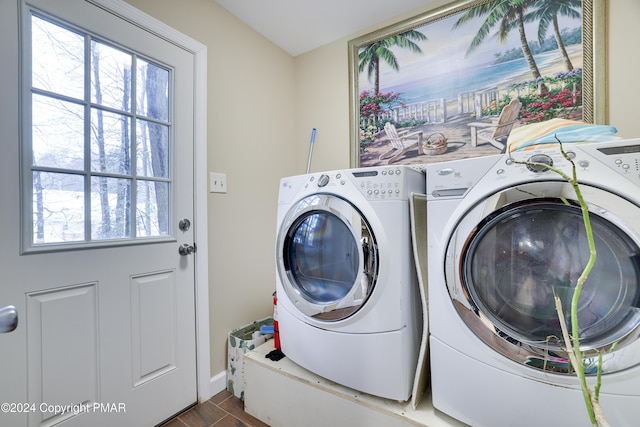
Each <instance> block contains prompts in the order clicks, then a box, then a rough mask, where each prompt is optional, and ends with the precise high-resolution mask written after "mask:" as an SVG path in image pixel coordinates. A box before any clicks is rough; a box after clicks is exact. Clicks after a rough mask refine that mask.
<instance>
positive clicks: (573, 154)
mask: <svg viewBox="0 0 640 427" xmlns="http://www.w3.org/2000/svg"><path fill="white" fill-rule="evenodd" d="M567 157H569V158H570V159H571V160H573V159H575V158H576V153H574V152H573V151H567Z"/></svg>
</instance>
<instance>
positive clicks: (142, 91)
mask: <svg viewBox="0 0 640 427" xmlns="http://www.w3.org/2000/svg"><path fill="white" fill-rule="evenodd" d="M137 68H138V80H137V94H138V114H139V115H141V116H147V117H150V118H152V119H156V120H162V121H165V122H168V121H169V71H167V70H165V69H163V68H160V67H158V66H156V65H153V64H150V63H148V62H146V61H143V60H142V59H138V67H137Z"/></svg>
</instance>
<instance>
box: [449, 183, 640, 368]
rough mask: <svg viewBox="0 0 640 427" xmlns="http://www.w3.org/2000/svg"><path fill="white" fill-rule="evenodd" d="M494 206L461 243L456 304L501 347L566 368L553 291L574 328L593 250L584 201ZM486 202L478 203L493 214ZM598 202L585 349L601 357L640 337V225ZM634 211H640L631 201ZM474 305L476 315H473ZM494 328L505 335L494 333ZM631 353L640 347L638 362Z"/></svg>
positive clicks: (582, 323)
mask: <svg viewBox="0 0 640 427" xmlns="http://www.w3.org/2000/svg"><path fill="white" fill-rule="evenodd" d="M528 194H531V192H529V193H528ZM509 198H511V199H513V198H512V197H510V195H509V194H508V192H505V193H504V194H503V195H502V197H501V200H506V199H509ZM496 199H498V198H494V200H496ZM609 199H611V197H609ZM618 206H619V207H620V205H618ZM494 207H495V208H496V209H495V210H494V211H492V212H491V213H489V214H486V215H485V216H484V218H483V220H482V221H480V223H477V222H476V223H475V227H473V229H472V231H471V232H470V234H468V235H467V236H468V238H467V239H466V240H465V242H464V244H463V245H461V247H460V252H459V258H458V259H459V264H458V265H459V273H460V276H459V278H460V279H459V282H458V283H459V285H460V291H459V292H458V293H457V294H458V295H465V296H466V298H464V301H462V304H457V307H458V311H459V312H461V314H463V318H465V321H467V324H469V325H470V326H471V329H473V330H474V331H475V332H476V334H477V335H478V336H480V337H481V338H482V337H484V338H483V339H484V340H485V342H486V343H487V344H489V345H491V346H492V347H494V348H495V349H496V350H498V351H500V352H501V353H503V354H506V355H508V356H509V357H511V358H513V359H514V360H519V361H521V362H524V363H526V364H529V365H532V366H535V367H538V368H542V367H543V366H542V365H544V369H548V370H554V371H558V370H559V371H562V370H563V367H562V366H560V367H558V366H557V365H556V366H551V365H553V364H550V363H549V359H548V356H557V357H558V360H562V361H564V362H566V360H565V359H564V358H563V356H562V355H563V354H564V353H563V351H564V345H563V343H562V341H561V339H560V337H562V331H561V329H560V324H559V320H558V314H557V312H556V308H555V302H554V295H557V296H558V297H560V300H561V301H562V306H563V311H564V315H565V318H566V322H567V326H568V330H569V331H571V320H570V311H571V302H572V297H573V291H574V289H575V286H576V282H577V280H578V277H579V276H580V275H581V274H582V272H583V270H584V268H585V266H586V265H587V262H588V259H589V253H590V252H589V245H588V241H587V237H586V232H585V227H584V224H583V219H582V212H581V210H580V207H579V206H578V205H577V204H575V203H572V202H571V201H568V200H567V199H566V198H546V197H540V198H525V199H523V200H520V201H517V202H511V203H505V204H503V205H502V206H494ZM613 207H614V206H613V205H612V206H609V208H613ZM486 208H487V205H484V206H483V208H481V207H477V209H485V212H487V211H486ZM592 208H595V209H593V211H592V212H590V215H589V216H590V220H591V227H592V230H593V235H594V238H595V248H596V253H597V258H596V262H595V265H594V266H593V269H592V270H591V273H590V275H589V277H588V279H587V281H586V282H585V285H584V288H583V290H582V293H581V294H580V298H579V300H578V306H577V307H578V325H579V331H580V341H581V347H583V348H584V350H585V351H586V354H587V355H588V356H589V355H590V356H591V357H594V358H595V357H596V356H597V351H604V352H605V353H606V352H609V350H611V348H612V347H615V348H617V347H620V348H621V349H622V348H623V347H625V346H629V345H630V344H632V346H631V347H637V346H638V345H639V344H640V343H639V342H638V336H639V334H640V248H639V247H638V243H637V240H634V238H632V237H631V235H630V234H632V235H635V238H636V239H637V236H638V234H637V232H638V230H633V228H632V226H631V227H629V226H628V224H626V225H625V224H623V222H624V221H618V222H619V223H620V225H621V226H618V225H616V224H615V223H614V222H613V221H612V220H611V219H615V220H619V219H620V218H618V217H613V216H612V215H611V211H610V210H609V209H604V208H602V207H597V206H595V205H593V206H592ZM625 209H633V210H632V211H631V212H634V211H635V214H636V215H637V214H638V208H637V207H635V208H634V207H633V206H632V205H630V204H628V202H627V205H626V206H625ZM599 213H600V214H602V213H604V214H606V215H609V218H605V217H603V216H600V214H599ZM627 215H628V212H627ZM470 216H471V217H474V215H473V214H472V215H470ZM475 218H477V216H475ZM463 222H464V221H463ZM621 227H625V229H623V228H621ZM452 295H456V293H455V292H454V293H452ZM454 299H455V298H454ZM465 306H466V307H467V308H468V310H467V309H465V308H463V307H465ZM469 311H471V312H475V313H476V314H477V316H469V315H468V314H467V315H466V316H465V315H464V313H469ZM473 318H475V320H469V319H473ZM489 325H490V326H489ZM488 326H489V330H491V332H493V334H495V335H498V336H499V337H501V338H503V339H504V341H502V340H496V339H495V337H494V338H491V337H489V338H487V327H488ZM505 341H506V343H505ZM507 343H508V344H507ZM509 346H511V347H510V348H508V347H509ZM633 352H635V353H637V351H636V350H634V351H633ZM619 356H620V354H618V358H619V359H622V358H620V357H619ZM626 359H627V360H626V361H625V365H627V366H626V367H628V364H636V363H640V360H638V359H639V357H638V356H637V355H636V356H635V357H634V358H633V359H634V360H633V361H632V360H631V359H628V358H626ZM562 364H563V363H560V365H562ZM538 365H540V366H538ZM566 366H567V365H566V363H564V368H566ZM620 368H622V366H621V365H618V366H617V367H616V369H620Z"/></svg>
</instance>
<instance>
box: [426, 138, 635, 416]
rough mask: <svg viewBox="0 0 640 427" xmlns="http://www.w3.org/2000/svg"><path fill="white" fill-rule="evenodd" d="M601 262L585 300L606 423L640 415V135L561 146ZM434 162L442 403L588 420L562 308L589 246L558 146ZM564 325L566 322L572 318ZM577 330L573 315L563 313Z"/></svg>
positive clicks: (433, 343) (434, 365) (431, 233)
mask: <svg viewBox="0 0 640 427" xmlns="http://www.w3.org/2000/svg"><path fill="white" fill-rule="evenodd" d="M566 150H567V151H568V153H569V155H570V157H571V158H573V160H574V162H575V164H576V173H577V177H578V180H579V182H580V189H581V191H582V193H583V195H584V197H585V199H586V201H587V202H588V204H589V211H590V213H589V215H590V218H591V224H592V227H593V232H594V236H595V242H596V252H597V260H596V263H595V265H594V268H593V270H592V271H591V274H590V275H589V278H588V280H587V281H586V283H585V285H584V289H583V291H582V294H581V296H580V299H579V303H578V310H579V321H578V324H579V327H580V338H581V348H583V350H584V352H585V357H584V363H585V366H586V371H587V373H589V379H588V381H589V384H591V385H593V384H594V381H595V377H594V375H593V374H594V373H595V372H596V370H597V369H596V368H597V365H598V363H599V362H598V358H597V354H598V351H601V352H602V356H603V361H602V370H603V372H604V374H603V376H602V388H601V390H600V402H601V404H602V407H603V410H604V414H605V417H606V418H607V420H608V421H609V423H610V424H611V425H612V426H614V425H615V426H618V427H623V426H637V425H638V422H639V421H638V420H640V365H639V363H640V340H639V339H638V338H639V336H640V327H639V325H640V309H639V307H640V247H639V246H640V139H636V140H618V141H613V142H607V143H598V144H588V145H575V146H567V147H566ZM512 156H513V159H515V160H516V162H514V161H512V160H511V159H510V158H509V155H508V154H505V155H497V156H489V157H481V158H474V159H468V160H462V161H453V162H448V163H440V164H435V165H428V166H427V167H426V181H427V189H426V190H427V218H428V219H427V228H428V252H429V274H428V290H429V328H430V343H429V344H430V354H431V366H430V369H431V379H432V382H431V385H432V396H433V404H434V406H435V407H436V408H437V409H439V410H441V411H443V412H445V413H447V414H449V415H451V416H452V417H454V418H457V419H459V420H461V421H463V422H465V423H467V424H470V425H472V426H474V427H482V426H484V427H500V426H505V427H506V426H509V427H510V426H515V425H517V426H519V427H523V426H543V425H570V426H577V425H581V426H584V425H590V424H589V418H588V416H587V411H586V409H585V404H584V401H583V397H582V394H581V391H580V386H579V384H578V381H577V379H576V377H575V375H574V374H573V373H571V372H569V369H568V363H567V359H566V353H565V351H564V345H563V344H562V343H560V342H559V341H558V339H557V338H556V337H561V336H562V335H561V330H560V326H559V321H558V317H557V313H556V311H555V307H554V301H553V294H554V292H555V293H556V294H557V295H559V296H560V298H561V300H562V303H563V311H564V312H565V313H566V318H567V319H570V316H569V314H568V313H569V312H570V299H571V295H572V294H573V288H574V286H575V283H576V279H577V277H578V276H579V275H580V274H581V273H582V270H583V268H584V266H585V265H586V263H587V259H588V257H589V249H588V244H587V239H586V234H585V231H584V225H583V221H582V214H581V210H580V208H579V207H578V206H577V205H576V202H575V200H577V198H576V196H575V193H574V190H573V188H572V187H571V186H570V185H568V184H567V183H566V181H564V180H563V179H562V178H560V176H559V175H557V174H556V173H555V172H553V171H551V170H549V169H548V168H546V167H544V166H541V165H538V166H537V167H532V166H525V165H523V164H518V163H517V161H527V160H530V161H535V162H538V163H541V164H543V165H551V164H552V165H553V167H556V168H559V169H561V170H562V171H564V172H565V173H568V174H569V176H571V168H570V164H569V162H568V161H567V160H566V159H565V158H563V156H562V155H561V154H560V151H559V150H558V149H557V148H545V149H539V150H534V151H527V152H516V153H513V154H512ZM567 321H568V322H569V323H570V321H569V320H567ZM569 331H571V327H570V325H569Z"/></svg>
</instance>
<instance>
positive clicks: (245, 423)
mask: <svg viewBox="0 0 640 427" xmlns="http://www.w3.org/2000/svg"><path fill="white" fill-rule="evenodd" d="M212 426H214V427H269V426H268V425H267V424H265V423H263V422H262V421H260V420H258V419H256V418H254V417H252V416H251V415H249V414H247V413H246V412H244V403H243V402H242V400H240V399H238V398H237V397H235V396H234V395H232V394H231V393H229V392H228V391H227V390H223V391H221V392H220V393H218V394H216V395H215V396H213V397H212V398H211V399H209V400H207V401H206V402H202V403H199V404H198V405H196V406H194V407H193V408H191V409H189V410H188V411H186V412H183V413H182V414H180V415H178V416H177V417H176V418H174V419H172V420H169V421H167V422H166V423H164V424H162V427H212Z"/></svg>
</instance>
